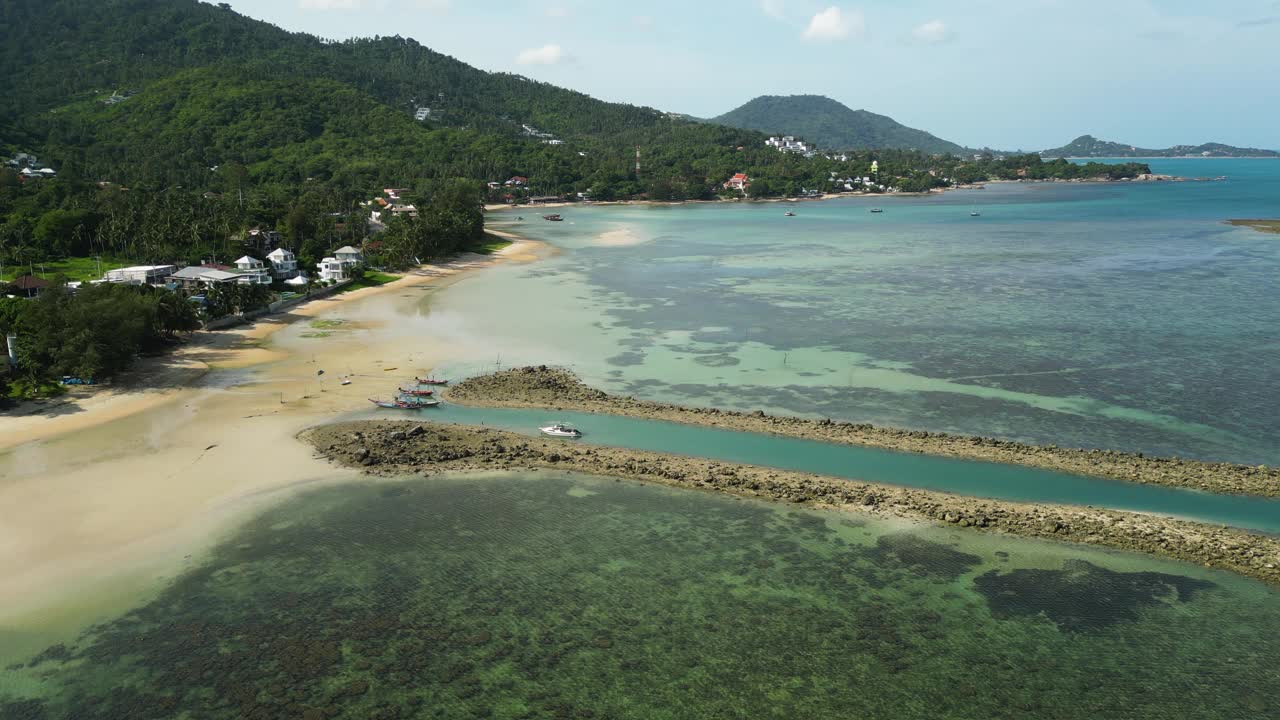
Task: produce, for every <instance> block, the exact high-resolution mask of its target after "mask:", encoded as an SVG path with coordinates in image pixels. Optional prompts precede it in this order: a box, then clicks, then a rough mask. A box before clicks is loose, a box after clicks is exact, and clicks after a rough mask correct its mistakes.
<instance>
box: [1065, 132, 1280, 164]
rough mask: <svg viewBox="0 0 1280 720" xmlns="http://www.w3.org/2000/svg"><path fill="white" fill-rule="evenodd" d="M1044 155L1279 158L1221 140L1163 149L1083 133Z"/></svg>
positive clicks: (1271, 152) (1268, 151)
mask: <svg viewBox="0 0 1280 720" xmlns="http://www.w3.org/2000/svg"><path fill="white" fill-rule="evenodd" d="M1040 155H1041V156H1042V157H1048V158H1058V157H1098V158H1101V157H1107V158H1120V157H1280V153H1278V152H1276V151H1274V150H1261V149H1258V148H1241V147H1233V146H1231V145H1223V144H1222V143H1205V144H1203V145H1175V146H1173V147H1171V148H1164V149H1163V150H1155V149H1152V148H1140V147H1137V146H1134V145H1126V144H1124V143H1117V142H1109V141H1107V140H1099V139H1098V138H1096V137H1094V136H1092V135H1081V136H1080V137H1078V138H1076V139H1075V140H1072V141H1071V142H1070V143H1068V144H1066V145H1063V146H1062V147H1060V148H1054V149H1052V150H1045V151H1043V152H1041V153H1040Z"/></svg>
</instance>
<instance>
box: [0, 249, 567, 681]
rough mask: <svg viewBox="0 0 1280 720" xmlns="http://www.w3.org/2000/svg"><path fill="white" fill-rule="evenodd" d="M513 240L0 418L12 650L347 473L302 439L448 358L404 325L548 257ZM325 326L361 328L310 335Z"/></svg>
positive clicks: (201, 343)
mask: <svg viewBox="0 0 1280 720" xmlns="http://www.w3.org/2000/svg"><path fill="white" fill-rule="evenodd" d="M507 237H509V238H510V239H513V240H515V241H516V242H514V243H513V244H512V245H510V246H508V247H506V248H504V249H503V250H501V251H499V252H498V253H495V254H494V255H490V256H483V255H465V256H461V257H458V258H456V259H454V260H452V261H449V262H446V263H442V264H439V265H432V266H425V267H423V268H420V269H418V270H415V271H413V272H411V273H409V274H407V275H406V276H404V277H403V278H400V279H399V280H397V281H395V282H392V283H388V284H387V285H383V286H379V287H376V288H367V289H362V290H359V291H354V292H351V293H348V294H346V295H340V296H336V297H333V298H326V299H323V300H319V301H314V302H312V303H309V304H307V305H305V306H302V307H299V308H296V309H294V310H293V311H291V312H289V313H287V314H283V315H278V316H272V317H268V318H264V319H263V320H261V321H259V322H256V323H255V324H253V325H250V326H245V327H241V328H236V329H233V330H227V331H219V332H211V333H198V334H197V335H196V337H195V338H193V340H192V341H191V342H190V343H189V344H188V345H187V346H186V347H185V348H183V349H182V351H180V352H179V353H177V354H175V355H173V356H170V357H168V358H156V359H153V360H147V361H144V362H143V363H142V364H141V366H140V367H139V368H138V370H137V371H135V372H133V373H130V375H129V376H128V377H125V378H122V379H121V381H120V382H119V383H117V384H116V385H114V386H112V387H111V388H110V389H108V390H107V392H95V393H92V394H87V395H81V394H73V395H72V396H71V399H70V400H69V402H70V403H73V406H72V407H73V408H74V410H73V409H72V408H67V409H65V410H64V411H62V412H61V413H60V414H55V415H53V416H52V417H49V416H48V415H46V414H39V415H26V416H19V417H7V416H6V417H3V418H0V423H3V424H4V426H5V432H4V433H3V435H4V437H3V447H0V507H4V508H10V509H12V508H21V512H20V513H6V517H5V521H4V522H3V523H0V578H3V580H0V646H5V650H4V652H3V653H0V656H3V655H8V654H10V653H11V652H13V653H16V652H20V651H21V650H22V649H23V648H24V647H27V646H31V647H33V646H34V645H33V644H39V642H45V641H47V640H48V639H49V638H50V637H57V636H59V635H60V634H66V633H69V632H70V633H73V632H75V631H77V628H79V627H82V626H83V624H84V623H85V622H91V621H92V620H93V619H94V618H95V616H97V617H105V616H107V615H109V614H111V613H112V612H118V611H120V610H123V609H124V608H127V607H129V606H131V605H133V604H134V603H135V602H137V601H138V600H139V599H140V598H142V597H145V595H146V594H147V593H150V592H154V591H155V590H156V589H157V588H158V587H159V586H160V585H161V584H162V583H163V581H164V580H165V579H166V578H169V577H172V576H173V575H175V574H177V573H178V572H180V571H181V570H182V569H183V568H185V567H187V566H188V565H189V564H190V563H192V562H195V561H197V560H198V558H199V555H200V552H201V551H202V549H204V548H207V547H209V546H210V545H211V544H213V543H214V542H216V541H217V540H218V539H219V538H221V537H223V536H224V535H225V533H226V532H228V531H230V530H233V529H234V528H235V527H236V525H237V523H238V522H240V521H241V519H243V518H245V517H247V516H248V515H250V514H252V513H254V512H256V511H258V510H260V509H261V508H263V507H264V506H265V505H266V504H267V503H270V502H274V501H276V500H279V499H283V498H286V497H289V496H290V494H291V493H294V492H296V491H298V490H299V489H302V488H306V487H310V486H313V485H315V484H316V483H322V482H333V481H341V480H343V479H349V476H348V474H344V473H336V474H335V473H334V471H333V469H332V468H331V467H329V466H328V464H327V463H325V462H323V461H320V460H317V459H316V457H315V456H314V453H313V451H312V450H311V449H310V448H308V447H306V446H305V445H303V444H302V443H300V442H298V441H297V440H296V439H295V436H296V435H297V434H298V433H299V432H301V431H302V430H304V429H306V428H307V427H310V426H312V425H314V424H316V423H320V422H323V421H326V420H329V419H332V418H334V417H335V416H341V415H345V414H350V413H353V412H362V411H365V410H366V409H367V408H368V407H369V405H368V402H367V398H369V397H370V396H372V395H376V394H383V395H385V394H386V393H387V392H388V391H394V387H395V384H397V383H402V382H404V381H405V380H406V379H407V378H411V377H412V376H413V375H414V374H415V373H429V372H431V369H432V368H433V367H435V366H436V365H438V364H439V363H442V362H445V361H447V360H448V359H449V358H450V354H451V348H449V347H443V346H439V345H433V344H426V347H425V348H422V347H418V346H416V345H414V346H413V347H409V345H410V344H407V343H404V342H402V337H403V333H404V332H406V330H404V329H402V327H401V325H402V323H406V322H409V321H408V320H406V317H409V318H411V317H412V315H408V316H406V313H414V312H416V308H417V306H418V305H419V304H420V303H421V302H422V300H423V298H424V297H425V296H426V295H427V294H428V293H431V292H435V291H437V290H439V289H441V288H443V287H447V286H448V285H449V284H450V283H453V282H456V281H458V280H460V279H463V278H464V277H466V275H467V274H468V273H469V272H473V271H478V270H480V269H482V268H485V267H488V266H490V265H493V264H496V263H499V262H529V261H532V260H535V259H537V258H538V257H540V256H541V255H542V254H544V253H546V252H548V249H547V248H546V246H543V245H541V244H540V243H536V242H531V241H525V240H521V239H519V238H514V237H512V236H507ZM314 320H325V321H327V322H331V323H334V324H337V325H338V327H339V328H344V327H347V328H351V329H338V330H334V331H332V332H331V333H329V332H326V333H308V332H307V331H308V330H310V323H311V322H312V321H314ZM409 331H412V330H409ZM308 334H313V335H315V336H316V337H312V338H307V337H305V336H306V335H308ZM320 369H328V370H327V372H326V374H325V375H323V376H322V375H319V374H318V370H320ZM340 376H349V377H350V378H351V384H350V385H346V386H344V385H340V384H339V381H338V378H339V377H340ZM88 599H92V601H91V602H92V607H91V608H85V607H82V604H84V603H86V602H90V600H88ZM69 618H74V619H75V620H74V621H71V620H69ZM0 659H3V658H2V657H0Z"/></svg>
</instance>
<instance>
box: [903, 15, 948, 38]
mask: <svg viewBox="0 0 1280 720" xmlns="http://www.w3.org/2000/svg"><path fill="white" fill-rule="evenodd" d="M911 37H913V38H915V39H916V41H917V42H922V43H940V42H946V41H947V40H948V39H950V38H951V32H950V31H949V30H947V24H946V23H944V22H942V21H941V20H930V21H929V22H927V23H924V24H923V25H918V26H917V27H916V29H914V30H912V31H911Z"/></svg>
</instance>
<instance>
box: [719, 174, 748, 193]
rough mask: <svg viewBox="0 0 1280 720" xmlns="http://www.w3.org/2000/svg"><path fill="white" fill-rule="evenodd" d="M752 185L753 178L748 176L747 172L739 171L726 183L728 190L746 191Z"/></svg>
mask: <svg viewBox="0 0 1280 720" xmlns="http://www.w3.org/2000/svg"><path fill="white" fill-rule="evenodd" d="M750 186H751V178H749V177H747V174H746V173H738V174H736V175H734V176H733V177H731V178H729V181H728V182H726V183H725V184H724V187H725V189H726V190H742V191H744V192H745V191H746V189H747V188H748V187H750Z"/></svg>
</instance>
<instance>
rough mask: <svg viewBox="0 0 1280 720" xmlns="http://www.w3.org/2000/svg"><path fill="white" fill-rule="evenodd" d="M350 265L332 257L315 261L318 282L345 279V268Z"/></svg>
mask: <svg viewBox="0 0 1280 720" xmlns="http://www.w3.org/2000/svg"><path fill="white" fill-rule="evenodd" d="M348 267H350V265H348V264H346V263H344V262H342V261H341V260H339V259H337V258H333V257H327V258H325V259H323V260H321V261H320V262H318V263H316V269H317V270H319V271H320V282H338V281H340V280H346V279H347V268H348Z"/></svg>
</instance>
